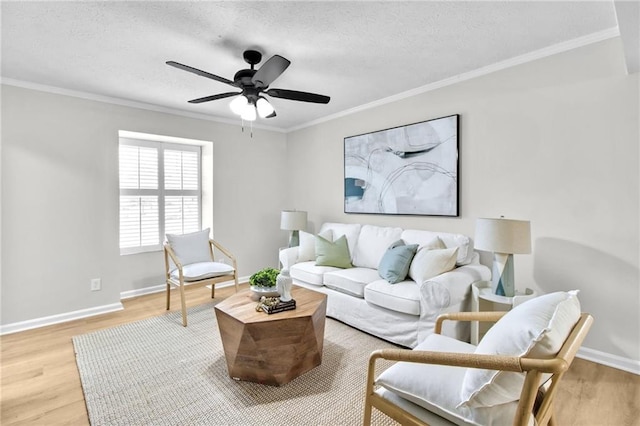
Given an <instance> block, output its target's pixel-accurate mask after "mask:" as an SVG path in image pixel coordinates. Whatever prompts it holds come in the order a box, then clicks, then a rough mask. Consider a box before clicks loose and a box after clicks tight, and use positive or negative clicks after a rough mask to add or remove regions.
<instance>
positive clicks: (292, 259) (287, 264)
mask: <svg viewBox="0 0 640 426" xmlns="http://www.w3.org/2000/svg"><path fill="white" fill-rule="evenodd" d="M278 258H279V259H280V263H282V268H283V269H290V268H291V267H292V266H293V265H295V264H296V263H298V247H288V248H285V249H282V250H280V253H279V254H278Z"/></svg>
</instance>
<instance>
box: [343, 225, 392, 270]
mask: <svg viewBox="0 0 640 426" xmlns="http://www.w3.org/2000/svg"><path fill="white" fill-rule="evenodd" d="M400 234H402V228H392V227H387V226H373V225H363V226H362V229H360V234H359V235H358V242H357V243H356V247H355V250H354V253H353V266H359V267H361V268H371V269H378V265H379V264H380V260H382V256H384V254H385V253H386V251H387V249H388V248H389V246H390V245H391V244H392V243H394V242H396V241H398V240H399V239H400Z"/></svg>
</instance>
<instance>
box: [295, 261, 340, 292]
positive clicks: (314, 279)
mask: <svg viewBox="0 0 640 426" xmlns="http://www.w3.org/2000/svg"><path fill="white" fill-rule="evenodd" d="M339 270H340V268H334V267H333V266H316V262H315V261H311V262H301V263H296V264H295V265H293V266H291V267H290V268H289V275H291V278H293V279H294V280H298V281H302V282H305V283H307V284H313V285H317V286H319V287H322V278H323V276H324V274H325V272H331V271H339Z"/></svg>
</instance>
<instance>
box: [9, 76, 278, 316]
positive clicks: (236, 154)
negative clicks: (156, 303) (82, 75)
mask: <svg viewBox="0 0 640 426" xmlns="http://www.w3.org/2000/svg"><path fill="white" fill-rule="evenodd" d="M118 130H129V131H135V132H142V133H151V134H159V135H166V136H174V137H182V138H190V139H198V140H209V141H213V156H214V158H213V162H214V167H213V179H214V194H213V195H214V211H213V218H210V219H211V221H212V223H213V230H214V234H215V235H214V236H215V238H216V239H217V240H218V241H220V242H221V243H222V244H223V245H225V246H227V247H228V248H229V249H230V250H231V251H232V252H233V253H234V254H235V255H236V256H237V257H238V259H239V264H238V267H239V273H240V275H241V276H244V275H250V274H251V273H252V272H254V271H255V270H257V269H260V268H262V267H264V266H276V263H277V251H278V247H279V246H282V245H283V244H285V241H286V238H287V236H286V233H285V232H283V231H281V230H280V229H279V228H280V227H279V220H280V210H281V209H283V208H285V207H286V205H285V199H286V193H285V191H283V190H282V186H283V183H284V182H285V178H286V175H285V173H286V172H285V170H286V135H285V134H283V133H278V132H271V131H265V130H259V129H254V134H253V138H250V137H249V134H248V132H246V131H245V132H244V133H242V132H241V129H240V126H239V125H238V126H235V125H228V124H221V123H215V122H210V121H204V120H196V119H190V118H185V117H179V116H174V115H169V114H163V113H158V112H151V111H145V110H140V109H135V108H129V107H124V106H118V105H112V104H107V103H102V102H95V101H90V100H84V99H78V98H73V97H68V96H62V95H56V94H50V93H43V92H38V91H34V90H27V89H23V88H17V87H13V86H6V85H5V86H2V149H3V153H2V179H1V184H2V213H1V214H2V216H1V217H2V251H1V253H2V262H1V263H2V277H1V278H2V282H1V285H2V306H1V307H2V315H1V324H3V325H5V324H12V323H16V322H21V321H26V320H31V319H36V318H42V317H47V316H50V315H56V314H62V313H68V312H72V311H77V310H82V309H87V308H93V307H99V306H103V305H109V304H113V303H118V302H119V301H120V293H121V292H122V291H128V290H135V289H140V288H144V287H149V286H154V285H159V284H162V283H163V271H164V263H163V262H164V261H163V256H162V253H161V252H154V253H147V254H139V255H130V256H120V255H119V249H118ZM95 277H100V278H102V291H99V292H90V291H89V280H90V279H91V278H95Z"/></svg>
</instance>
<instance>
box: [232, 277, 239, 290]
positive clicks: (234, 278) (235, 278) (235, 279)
mask: <svg viewBox="0 0 640 426" xmlns="http://www.w3.org/2000/svg"><path fill="white" fill-rule="evenodd" d="M233 280H234V281H235V282H236V293H237V292H238V290H239V288H238V272H236V273H235V274H233Z"/></svg>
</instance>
